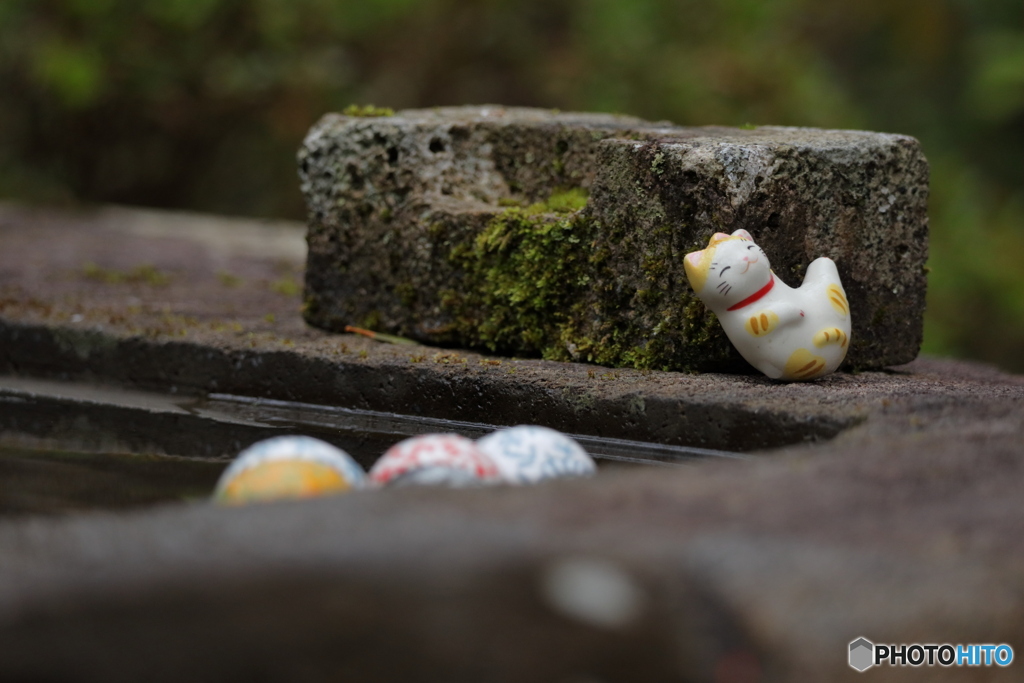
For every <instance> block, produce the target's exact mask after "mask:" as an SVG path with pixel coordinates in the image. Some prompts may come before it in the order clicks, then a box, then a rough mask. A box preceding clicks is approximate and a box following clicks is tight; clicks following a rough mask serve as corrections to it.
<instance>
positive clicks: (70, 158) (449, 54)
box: [0, 0, 1024, 371]
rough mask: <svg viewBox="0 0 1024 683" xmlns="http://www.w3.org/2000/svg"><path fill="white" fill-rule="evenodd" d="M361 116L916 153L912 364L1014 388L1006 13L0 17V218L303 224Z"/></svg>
mask: <svg viewBox="0 0 1024 683" xmlns="http://www.w3.org/2000/svg"><path fill="white" fill-rule="evenodd" d="M353 102H359V103H364V102H374V103H378V104H380V105H386V106H388V107H393V108H395V109H398V108H406V107H415V106H433V105H442V104H466V103H485V102H496V103H504V104H521V105H535V106H542V107H557V108H560V109H563V110H578V109H583V110H603V111H618V112H626V113H630V114H635V115H638V116H643V117H645V118H651V119H669V120H672V121H675V122H677V123H681V124H689V125H700V124H734V125H741V124H745V123H753V124H768V123H771V124H784V125H806V126H823V127H853V128H868V129H874V130H884V131H890V132H899V133H907V134H910V135H914V136H916V137H918V138H919V139H920V140H921V141H922V142H923V144H924V147H925V151H926V153H927V154H928V156H929V159H930V160H931V162H932V169H933V185H932V204H931V217H932V256H931V259H930V266H931V269H932V273H931V288H930V293H929V311H928V314H927V319H926V337H925V346H926V350H928V351H931V352H935V353H943V354H954V355H962V356H967V357H975V358H982V359H986V360H990V361H993V362H996V363H999V364H1001V365H1003V366H1004V367H1007V368H1011V369H1014V370H1017V371H1024V164H1022V163H1021V159H1022V158H1024V5H1022V4H1021V3H1020V1H1019V0H902V1H901V2H891V1H890V0H858V1H857V2H852V3H851V2H848V1H847V0H776V1H775V2H771V3H767V2H763V0H719V1H718V2H706V1H697V0H419V1H417V0H0V196H6V197H15V198H20V199H23V200H31V201H48V202H61V201H102V202H108V201H113V202H124V203H130V204H145V205H152V206H164V207H178V208H188V209H196V210H205V211H215V212H223V213H233V214H248V215H257V216H287V217H301V216H302V215H303V208H302V203H301V198H300V197H299V194H298V190H297V182H296V180H295V172H294V151H295V149H296V147H297V145H298V143H299V141H300V140H301V138H302V136H303V134H304V133H305V131H306V130H307V129H308V128H309V126H310V125H311V124H312V123H313V122H314V121H315V120H316V119H317V118H318V117H319V116H320V115H321V114H322V113H324V112H325V111H328V110H340V109H342V108H344V107H345V106H346V105H349V104H351V103H353Z"/></svg>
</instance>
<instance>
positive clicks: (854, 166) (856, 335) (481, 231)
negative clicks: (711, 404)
mask: <svg viewBox="0 0 1024 683" xmlns="http://www.w3.org/2000/svg"><path fill="white" fill-rule="evenodd" d="M299 165H300V176H301V179H302V189H303V192H304V193H305V195H306V199H307V203H308V207H309V236H308V238H309V261H308V267H307V272H306V301H305V316H306V320H307V321H308V322H310V323H311V324H313V325H316V326H318V327H323V328H326V329H331V330H339V331H340V330H343V329H344V327H345V326H346V325H356V326H362V327H369V328H372V329H374V330H377V331H381V332H388V333H392V334H398V335H401V336H405V337H410V338H413V339H416V340H418V341H421V342H425V343H430V344H438V345H459V346H464V347H470V348H479V349H486V350H489V351H494V352H501V353H507V354H521V355H540V356H543V357H545V358H549V359H559V360H582V361H588V362H595V363H600V364H606V365H612V366H632V367H639V368H659V369H668V370H712V369H737V370H739V369H742V368H744V367H747V366H746V365H745V363H744V361H743V360H742V359H741V358H740V357H739V355H738V354H737V353H736V352H735V350H733V348H732V346H731V345H730V344H729V342H728V340H727V339H726V338H725V336H724V334H722V332H721V330H720V328H719V326H718V324H717V321H716V320H715V318H714V315H713V314H712V313H710V312H709V311H707V310H706V309H705V308H704V306H703V304H702V303H701V302H700V301H699V300H697V299H696V297H695V296H694V294H693V291H692V290H691V289H690V286H689V284H688V282H687V279H686V276H685V272H684V269H683V257H684V255H685V254H686V253H687V252H689V251H692V250H694V249H699V248H703V247H704V246H705V245H706V244H707V241H708V238H709V237H710V236H711V235H712V234H713V233H714V232H718V231H722V232H732V231H733V230H736V229H738V228H745V229H746V230H748V231H750V232H751V233H752V234H753V235H754V236H755V238H756V239H757V240H758V242H759V243H760V244H761V245H762V246H763V247H764V249H765V251H766V252H767V253H768V255H769V257H770V258H771V261H772V264H773V266H774V269H775V272H776V273H777V274H778V275H779V277H781V278H782V279H783V280H784V281H786V282H787V283H788V284H790V285H792V286H797V285H799V284H800V282H801V280H802V278H803V272H804V269H805V268H806V266H807V265H808V264H809V263H810V262H811V261H812V260H814V259H815V258H817V257H819V256H829V257H831V258H832V259H833V260H835V261H836V264H837V265H838V267H839V272H840V275H841V276H842V279H843V284H844V287H845V289H846V291H847V294H848V296H849V299H850V306H851V310H852V314H853V335H852V336H853V341H852V344H851V348H850V352H849V354H848V356H847V361H846V364H847V367H853V368H874V367H882V366H887V365H895V364H899V363H904V362H908V361H910V360H912V359H913V358H914V357H915V356H916V355H917V352H918V348H919V346H920V342H921V336H922V316H923V312H924V304H925V287H926V277H925V268H924V264H925V260H926V258H927V250H928V218H927V197H928V165H927V161H926V160H925V158H924V156H923V155H922V153H921V150H920V146H919V144H918V143H917V141H916V140H914V139H913V138H910V137H907V136H903V135H889V134H882V133H869V132H860V131H830V130H817V129H807V128H781V127H771V126H765V127H759V128H756V129H751V130H746V129H734V128H719V127H708V128H682V127H678V126H673V125H671V124H667V123H663V122H662V123H651V122H646V121H642V120H640V119H635V118H630V117H623V116H611V115H602V114H572V113H558V112H551V111H545V110H537V109H521V108H504V107H457V108H447V109H433V110H410V111H404V112H399V113H398V114H396V115H394V116H387V117H379V118H360V117H348V116H342V115H337V114H329V115H327V116H325V117H324V118H323V119H322V120H321V121H320V122H319V123H317V125H316V126H314V128H313V129H312V130H311V131H310V133H309V135H308V136H307V138H306V140H305V142H304V144H303V146H302V148H301V150H300V151H299Z"/></svg>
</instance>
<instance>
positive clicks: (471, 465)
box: [370, 434, 501, 487]
mask: <svg viewBox="0 0 1024 683" xmlns="http://www.w3.org/2000/svg"><path fill="white" fill-rule="evenodd" d="M370 479H371V480H372V481H373V482H375V483H377V484H381V485H383V486H407V485H435V486H437V485H440V486H453V487H464V486H480V485H482V484H494V483H499V482H500V481H501V475H500V473H499V472H498V468H497V467H496V466H495V464H494V462H492V461H491V459H490V458H489V457H487V456H486V455H484V454H483V453H482V452H481V451H480V449H478V448H477V446H476V444H475V443H473V441H472V440H470V439H467V438H465V437H462V436H459V435H457V434H424V435H422V436H414V437H413V438H411V439H406V440H405V441H401V442H399V443H397V444H395V445H394V446H392V447H391V448H389V449H388V450H387V452H385V453H384V455H382V456H381V458H380V460H378V461H377V462H376V463H375V464H374V466H373V467H372V468H371V469H370Z"/></svg>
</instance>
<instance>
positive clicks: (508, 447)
mask: <svg viewBox="0 0 1024 683" xmlns="http://www.w3.org/2000/svg"><path fill="white" fill-rule="evenodd" d="M477 446H478V447H479V448H480V450H481V451H483V452H484V453H486V454H487V455H489V456H490V457H491V459H492V460H493V461H494V462H495V464H497V466H498V470H499V471H500V472H501V476H502V479H503V480H504V481H505V482H507V483H509V484H534V483H536V482H538V481H543V480H544V479H556V478H560V477H588V476H591V475H592V474H594V472H595V471H596V470H597V468H596V467H595V465H594V461H593V459H591V457H590V456H589V455H587V452H586V451H585V450H583V447H582V446H580V445H579V444H578V443H576V442H575V441H573V440H572V439H571V438H569V437H568V436H566V435H565V434H562V433H561V432H557V431H555V430H554V429H548V428H547V427H536V426H532V425H520V426H518V427H512V428H510V429H502V430H499V431H496V432H493V433H491V434H488V435H487V436H485V437H483V438H482V439H480V440H479V441H477Z"/></svg>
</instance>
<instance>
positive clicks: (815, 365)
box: [783, 349, 826, 380]
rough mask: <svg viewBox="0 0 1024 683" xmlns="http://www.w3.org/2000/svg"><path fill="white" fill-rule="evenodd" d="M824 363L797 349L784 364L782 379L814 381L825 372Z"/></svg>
mask: <svg viewBox="0 0 1024 683" xmlns="http://www.w3.org/2000/svg"><path fill="white" fill-rule="evenodd" d="M825 366H826V361H825V359H824V358H822V357H821V356H816V355H814V354H813V353H811V352H810V351H808V350H807V349H797V350H796V351H794V352H793V354H792V355H791V356H790V357H789V360H788V361H787V362H786V368H785V370H784V371H783V377H785V378H787V379H799V380H803V379H814V378H815V377H817V376H818V375H820V374H821V373H822V371H824V370H825Z"/></svg>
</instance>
